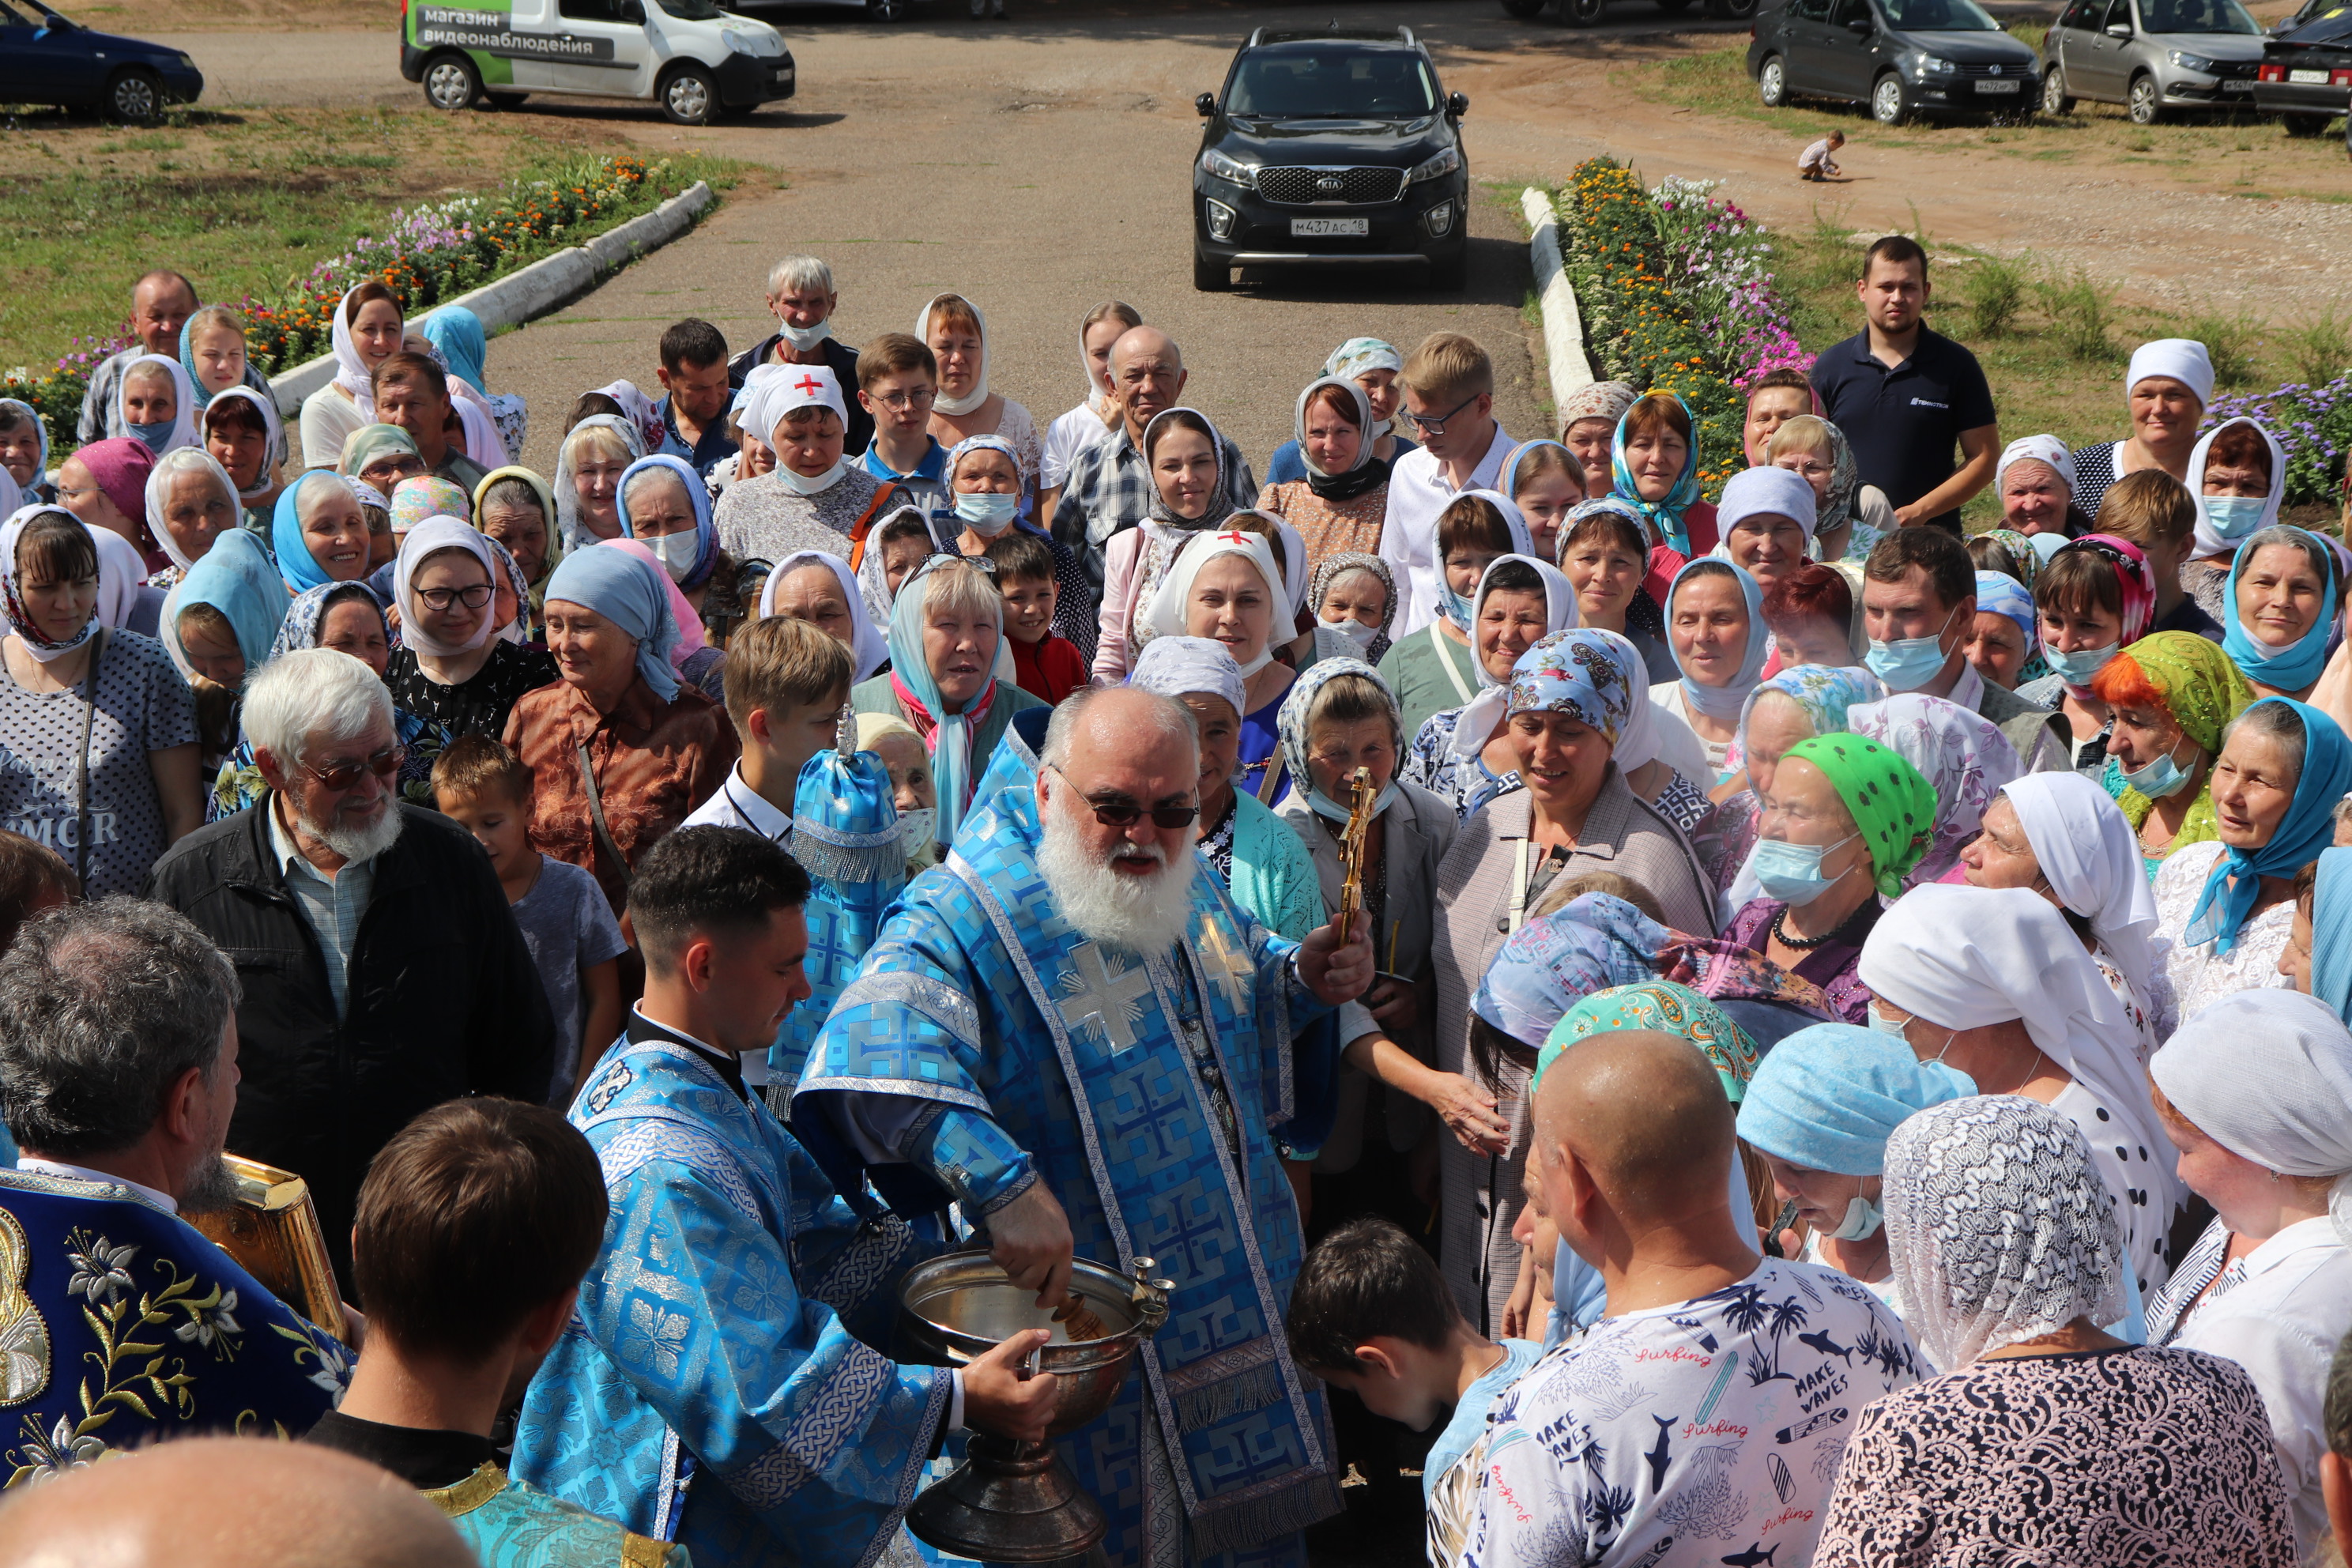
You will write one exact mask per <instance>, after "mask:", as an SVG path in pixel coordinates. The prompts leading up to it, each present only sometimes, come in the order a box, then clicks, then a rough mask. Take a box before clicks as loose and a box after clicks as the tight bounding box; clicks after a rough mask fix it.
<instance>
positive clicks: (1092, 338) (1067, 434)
mask: <svg viewBox="0 0 2352 1568" xmlns="http://www.w3.org/2000/svg"><path fill="white" fill-rule="evenodd" d="M1141 325H1143V312H1142V311H1140V310H1137V309H1136V308H1135V307H1134V306H1132V305H1129V304H1127V303H1126V302H1124V301H1123V300H1104V301H1103V302H1102V303H1101V304H1099V305H1097V306H1096V307H1095V308H1094V309H1093V310H1088V311H1087V313H1086V315H1085V317H1084V318H1082V319H1081V320H1080V321H1079V322H1078V367H1079V368H1080V369H1081V370H1083V371H1085V372H1086V376H1087V396H1086V401H1085V402H1083V403H1081V404H1079V405H1077V406H1076V407H1075V408H1070V409H1067V410H1066V411H1064V412H1063V413H1061V414H1058V415H1056V416H1055V418H1054V422H1053V423H1052V424H1051V425H1048V426H1045V448H1044V450H1043V451H1042V452H1041V453H1040V454H1039V456H1038V459H1037V522H1038V525H1039V526H1040V527H1043V528H1051V527H1053V526H1054V503H1055V501H1056V500H1060V499H1061V494H1062V481H1063V480H1064V479H1066V478H1068V477H1069V472H1070V462H1071V459H1072V458H1076V456H1077V455H1078V454H1079V453H1080V452H1082V451H1084V450H1085V449H1086V448H1087V447H1091V446H1093V445H1094V444H1095V443H1096V442H1097V441H1102V440H1108V438H1109V437H1110V433H1111V432H1112V431H1114V430H1116V429H1118V404H1117V403H1115V402H1114V401H1112V398H1111V393H1112V390H1113V388H1112V386H1111V379H1110V350H1111V345H1112V344H1113V343H1116V342H1118V340H1119V339H1120V337H1121V336H1123V335H1124V334H1126V333H1127V332H1129V331H1133V330H1134V329H1135V328H1137V327H1139V326H1141Z"/></svg>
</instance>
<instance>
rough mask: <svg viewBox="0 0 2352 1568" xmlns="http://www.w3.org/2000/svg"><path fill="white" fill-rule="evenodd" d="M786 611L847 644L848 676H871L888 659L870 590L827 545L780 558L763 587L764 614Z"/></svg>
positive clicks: (854, 677)
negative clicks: (869, 610)
mask: <svg viewBox="0 0 2352 1568" xmlns="http://www.w3.org/2000/svg"><path fill="white" fill-rule="evenodd" d="M760 616H761V619H763V620H764V619H766V618H767V617H768V616H790V617H791V618H793V620H796V621H806V622H808V623H809V625H811V626H814V627H816V629H817V630H819V631H821V632H823V633H824V634H825V636H827V637H831V638H833V639H834V640H835V642H837V643H840V644H842V645H843V646H844V647H847V648H848V649H849V658H850V664H851V673H850V680H851V681H852V682H853V683H855V682H856V681H860V680H866V679H872V677H873V675H874V673H875V672H876V671H877V670H878V669H880V668H882V667H883V666H884V665H886V664H887V663H889V662H890V650H889V648H888V647H887V646H885V644H884V642H883V640H882V633H881V631H880V630H879V629H878V628H877V627H876V626H875V625H874V617H873V616H870V615H868V614H866V595H864V594H862V593H860V592H859V591H858V587H857V576H856V574H855V573H853V572H852V571H850V569H849V563H848V562H846V561H845V560H843V559H842V558H841V557H840V556H838V555H835V554H833V553H832V552H829V551H824V550H797V551H794V552H793V553H792V554H790V555H787V556H785V557H784V558H783V559H782V561H779V562H777V563H776V566H775V570H774V571H772V572H770V573H769V574H768V581H767V582H766V583H765V584H763V585H762V586H761V589H760Z"/></svg>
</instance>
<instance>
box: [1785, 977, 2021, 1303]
mask: <svg viewBox="0 0 2352 1568" xmlns="http://www.w3.org/2000/svg"><path fill="white" fill-rule="evenodd" d="M1976 1091H1977V1086H1976V1085H1975V1084H1974V1083H1973V1082H1971V1081H1970V1080H1969V1077H1968V1075H1967V1074H1966V1073H1963V1072H1959V1071H1958V1070H1956V1069H1955V1068H1949V1067H1947V1066H1945V1065H1944V1064H1943V1063H1941V1062H1923V1061H1921V1060H1920V1059H1919V1058H1917V1057H1916V1055H1914V1054H1913V1053H1912V1050H1911V1047H1909V1046H1907V1045H1906V1044H1905V1043H1903V1042H1902V1041H1900V1040H1894V1039H1889V1038H1888V1037H1886V1036H1885V1035H1882V1034H1879V1033H1878V1032H1877V1031H1876V1030H1874V1029H1866V1028H1857V1027H1856V1026H1853V1025H1852V1024H1815V1025H1813V1026H1811V1028H1805V1029H1800V1030H1798V1031H1797V1032H1796V1033H1795V1034H1793V1035H1790V1036H1789V1037H1787V1038H1785V1039H1783V1040H1781V1041H1780V1044H1779V1045H1777V1046H1774V1047H1772V1049H1771V1051H1770V1052H1769V1054H1767V1055H1766V1057H1765V1058H1764V1059H1763V1061H1761V1062H1760V1063H1759V1064H1758V1065H1757V1068H1756V1073H1755V1076H1754V1077H1752V1078H1750V1079H1748V1092H1747V1094H1746V1095H1745V1096H1743V1097H1742V1098H1741V1100H1740V1102H1739V1121H1738V1128H1739V1136H1740V1139H1741V1141H1742V1142H1745V1143H1747V1145H1748V1147H1749V1148H1751V1149H1753V1150H1755V1151H1756V1152H1758V1153H1759V1154H1761V1155H1762V1156H1763V1157H1764V1163H1765V1166H1766V1167H1767V1168H1768V1169H1769V1170H1770V1172H1771V1173H1772V1194H1773V1196H1774V1197H1775V1198H1776V1199H1778V1200H1779V1201H1780V1202H1781V1203H1783V1204H1790V1203H1793V1204H1795V1205H1797V1215H1796V1217H1797V1221H1798V1223H1799V1224H1801V1225H1802V1226H1804V1227H1805V1228H1804V1241H1803V1243H1802V1244H1801V1247H1799V1248H1797V1249H1790V1248H1789V1247H1788V1245H1787V1243H1788V1239H1789V1238H1788V1237H1785V1236H1784V1237H1782V1238H1781V1241H1782V1250H1783V1255H1784V1256H1787V1257H1791V1258H1801V1259H1802V1260H1803V1261H1805V1262H1807V1263H1819V1264H1822V1265H1825V1266H1826V1267H1828V1268H1834V1269H1836V1270H1837V1271H1838V1272H1839V1273H1841V1274H1843V1275H1844V1276H1846V1277H1847V1278H1848V1279H1853V1280H1854V1281H1855V1282H1857V1283H1858V1284H1863V1285H1867V1286H1868V1287H1870V1289H1871V1293H1872V1294H1873V1295H1875V1296H1876V1297H1877V1298H1878V1299H1879V1300H1882V1301H1884V1302H1885V1303H1886V1304H1887V1305H1888V1306H1889V1307H1891V1308H1893V1309H1894V1310H1895V1312H1896V1313H1898V1314H1899V1313H1901V1311H1902V1310H1903V1304H1902V1302H1901V1301H1899V1300H1896V1291H1895V1266H1894V1263H1893V1261H1892V1259H1890V1258H1889V1257H1888V1256H1887V1249H1886V1228H1885V1217H1886V1216H1885V1214H1884V1213H1883V1212H1882V1210H1881V1206H1880V1205H1881V1200H1882V1199H1883V1197H1884V1195H1885V1194H1884V1190H1883V1189H1884V1185H1885V1184H1884V1180H1883V1178H1884V1174H1885V1169H1886V1140H1887V1138H1888V1137H1889V1136H1890V1135H1891V1134H1892V1133H1893V1132H1894V1131H1895V1128H1897V1127H1899V1126H1901V1125H1902V1124H1903V1122H1904V1121H1906V1120H1907V1119H1908V1118H1909V1117H1910V1116H1911V1115H1913V1114H1914V1113H1915V1112H1916V1111H1921V1110H1927V1107H1929V1106H1931V1105H1941V1104H1943V1103H1944V1102H1945V1101H1946V1100H1965V1099H1967V1098H1968V1097H1969V1096H1970V1095H1973V1094H1974V1093H1976Z"/></svg>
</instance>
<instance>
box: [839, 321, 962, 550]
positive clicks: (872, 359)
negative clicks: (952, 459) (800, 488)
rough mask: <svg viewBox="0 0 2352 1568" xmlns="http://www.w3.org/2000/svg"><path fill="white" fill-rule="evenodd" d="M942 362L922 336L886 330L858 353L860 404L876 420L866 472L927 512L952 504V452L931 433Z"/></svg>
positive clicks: (866, 459) (858, 394) (867, 449)
mask: <svg viewBox="0 0 2352 1568" xmlns="http://www.w3.org/2000/svg"><path fill="white" fill-rule="evenodd" d="M939 391H940V364H939V360H938V359H937V358H936V357H935V356H934V355H933V354H932V353H931V351H930V349H929V347H928V346H926V345H925V344H924V342H923V341H922V340H921V339H920V338H917V337H912V336H909V335H908V334H907V333H905V332H885V333H883V334H882V335H881V336H880V337H878V338H877V339H875V340H874V341H873V342H870V343H867V344H866V346H865V347H864V348H862V349H860V350H858V351H857V405H858V406H859V407H861V408H863V409H865V410H866V413H868V414H870V415H872V416H874V439H873V442H872V444H870V445H869V446H867V447H866V456H865V458H863V459H861V460H862V461H863V462H864V463H865V465H866V472H867V473H869V474H871V475H873V476H874V477H875V478H876V479H880V480H882V481H884V482H885V483H888V484H896V485H898V486H899V487H901V488H902V489H904V490H905V491H906V492H907V499H908V500H910V501H912V502H914V503H915V504H916V505H917V506H919V507H921V508H922V509H923V510H925V511H927V512H929V511H944V510H947V506H948V483H947V466H948V449H947V448H946V447H942V446H940V443H939V439H938V437H934V436H933V435H932V434H931V404H932V401H933V400H934V399H935V398H937V397H938V396H939Z"/></svg>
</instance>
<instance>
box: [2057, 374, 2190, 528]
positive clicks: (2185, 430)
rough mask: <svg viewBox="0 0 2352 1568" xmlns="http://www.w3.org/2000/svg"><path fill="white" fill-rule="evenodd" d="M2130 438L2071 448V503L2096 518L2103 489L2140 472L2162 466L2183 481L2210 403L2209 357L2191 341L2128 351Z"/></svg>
mask: <svg viewBox="0 0 2352 1568" xmlns="http://www.w3.org/2000/svg"><path fill="white" fill-rule="evenodd" d="M2124 398H2125V402H2126V406H2127V407H2128V409H2129V412H2130V416H2131V435H2130V436H2129V437H2126V439H2124V440H2121V441H2108V442H2101V443H2100V444H2099V445H2097V446H2095V447H2076V448H2075V450H2074V504H2075V505H2076V506H2078V507H2080V508H2082V509H2083V514H2084V516H2085V517H2094V518H2095V517H2097V516H2098V515H2099V500H2100V498H2101V497H2103V496H2105V494H2106V493H2107V487H2108V486H2109V485H2112V484H2114V483H2115V482H2116V480H2117V479H2122V478H2123V477H2124V476H2125V475H2126V474H2132V473H2137V472H2138V471H2139V470H2140V469H2142V468H2162V469H2163V470H2164V471H2165V472H2166V473H2168V474H2170V475H2171V476H2172V477H2173V478H2174V479H2179V480H2180V481H2181V482H2182V483H2184V484H2185V483H2187V482H2188V479H2189V448H2190V447H2194V446H2195V445H2196V444H2197V427H2198V426H2200V425H2202V424H2203V423H2204V422H2205V409H2206V405H2209V404H2210V403H2211V402H2212V401H2213V358H2212V355H2210V354H2209V353H2206V351H2205V345H2204V344H2203V343H2200V342H2197V341H2196V340H2195V339H2193V338H2156V339H2153V340H2151V341H2150V342H2144V343H2142V344H2140V346H2139V347H2137V349H2134V350H2133V351H2132V357H2131V368H2130V369H2128V370H2126V372H2125V373H2124Z"/></svg>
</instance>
